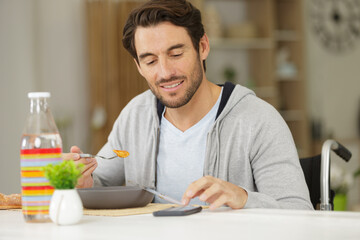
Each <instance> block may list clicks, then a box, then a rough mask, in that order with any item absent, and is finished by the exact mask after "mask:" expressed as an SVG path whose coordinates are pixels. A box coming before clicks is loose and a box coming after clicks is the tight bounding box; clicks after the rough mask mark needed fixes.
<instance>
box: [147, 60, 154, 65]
mask: <svg viewBox="0 0 360 240" xmlns="http://www.w3.org/2000/svg"><path fill="white" fill-rule="evenodd" d="M154 63H155V60H152V61H149V62H147V63H146V65H152V64H154Z"/></svg>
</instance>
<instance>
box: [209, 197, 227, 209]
mask: <svg viewBox="0 0 360 240" xmlns="http://www.w3.org/2000/svg"><path fill="white" fill-rule="evenodd" d="M227 201H228V196H227V195H226V194H221V195H220V196H219V197H218V198H217V199H216V200H215V201H214V202H213V203H211V205H210V210H214V209H216V208H219V207H221V206H222V205H224V204H226V203H227Z"/></svg>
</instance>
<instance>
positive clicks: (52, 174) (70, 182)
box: [44, 160, 84, 225]
mask: <svg viewBox="0 0 360 240" xmlns="http://www.w3.org/2000/svg"><path fill="white" fill-rule="evenodd" d="M83 166H84V165H83V164H78V165H76V164H75V163H74V161H72V160H68V161H65V160H64V161H62V162H61V163H59V164H55V165H53V164H48V165H47V166H45V167H44V172H45V177H46V178H47V179H48V180H49V182H50V185H52V186H53V187H54V188H55V191H54V193H53V196H52V198H51V202H50V209H49V215H50V219H51V220H52V221H53V222H54V223H56V224H59V225H68V224H75V223H77V222H79V221H80V219H81V217H82V215H83V206H82V202H81V199H80V197H79V194H78V192H77V191H76V189H75V186H76V184H77V180H78V179H79V178H80V177H81V172H82V168H83Z"/></svg>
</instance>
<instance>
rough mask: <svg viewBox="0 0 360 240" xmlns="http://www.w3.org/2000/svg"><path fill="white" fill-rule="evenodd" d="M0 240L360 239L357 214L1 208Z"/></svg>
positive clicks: (269, 210)
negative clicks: (34, 214) (72, 219)
mask: <svg viewBox="0 0 360 240" xmlns="http://www.w3.org/2000/svg"><path fill="white" fill-rule="evenodd" d="M0 239H1V240H3V239H37V240H41V239H62V240H72V239H77V240H80V239H87V240H88V239H97V240H98V239H109V240H113V239H126V240H128V239H142V240H145V239H154V240H155V239H156V240H161V239H170V240H172V239H181V240H186V239H205V240H208V239H218V240H223V239H241V240H244V239H261V240H269V239H276V240H281V239H291V240H293V239H302V240H303V239H306V240H310V239H316V240H322V239H327V240H328V239H341V240H343V239H356V240H359V239H360V213H359V212H320V211H294V210H276V209H246V210H230V209H227V208H226V209H221V210H217V211H210V210H203V211H202V212H201V213H197V214H194V215H191V216H186V217H153V216H152V215H150V214H146V215H136V216H126V217H95V216H84V217H83V218H82V220H81V221H80V223H78V224H76V225H71V226H57V225H55V224H54V223H25V221H24V220H23V217H22V213H21V212H20V211H6V210H0Z"/></svg>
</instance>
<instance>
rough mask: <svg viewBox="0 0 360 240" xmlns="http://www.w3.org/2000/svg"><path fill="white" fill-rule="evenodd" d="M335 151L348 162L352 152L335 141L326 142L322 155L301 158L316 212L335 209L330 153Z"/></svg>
mask: <svg viewBox="0 0 360 240" xmlns="http://www.w3.org/2000/svg"><path fill="white" fill-rule="evenodd" d="M331 150H332V151H334V152H335V153H336V154H337V155H338V156H339V157H340V158H341V159H343V160H344V161H346V162H348V161H349V160H350V158H351V156H352V154H351V152H350V151H349V150H348V149H347V148H345V147H344V146H343V145H341V144H340V143H338V142H337V141H335V140H332V139H328V140H326V141H325V142H324V144H323V145H322V149H321V154H320V155H317V156H314V157H309V158H301V159H300V165H301V168H302V170H303V172H304V175H305V181H306V184H307V186H308V189H309V193H310V199H311V203H312V205H313V207H314V209H316V210H321V211H331V210H333V209H334V204H333V202H334V197H335V194H336V193H335V192H334V191H333V190H331V189H330V162H331V161H330V152H331Z"/></svg>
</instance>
